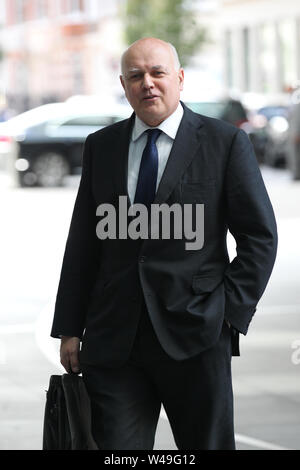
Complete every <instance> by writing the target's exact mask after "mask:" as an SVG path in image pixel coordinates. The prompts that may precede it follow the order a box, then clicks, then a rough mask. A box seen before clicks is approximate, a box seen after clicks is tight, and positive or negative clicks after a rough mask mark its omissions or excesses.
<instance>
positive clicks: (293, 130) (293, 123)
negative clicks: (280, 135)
mask: <svg viewBox="0 0 300 470" xmlns="http://www.w3.org/2000/svg"><path fill="white" fill-rule="evenodd" d="M287 140H288V144H287V166H288V168H289V170H290V172H291V176H292V178H293V180H300V103H297V104H294V105H293V106H292V108H291V112H290V128H289V133H288V139H287Z"/></svg>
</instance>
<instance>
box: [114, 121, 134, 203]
mask: <svg viewBox="0 0 300 470" xmlns="http://www.w3.org/2000/svg"><path fill="white" fill-rule="evenodd" d="M134 117H135V114H134V113H133V114H132V115H131V117H130V118H129V119H126V121H123V123H122V124H123V126H122V127H121V130H120V129H118V130H117V131H116V133H115V140H114V144H113V146H112V147H113V148H112V153H111V157H112V159H113V162H114V165H113V177H114V183H115V188H116V193H117V194H118V196H127V200H128V206H129V205H130V200H129V195H128V184H127V180H128V152H129V143H130V136H131V131H132V127H133V124H134Z"/></svg>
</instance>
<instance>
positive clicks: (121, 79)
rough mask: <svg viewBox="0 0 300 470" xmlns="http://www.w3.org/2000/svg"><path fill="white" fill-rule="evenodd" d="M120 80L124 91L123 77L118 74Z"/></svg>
mask: <svg viewBox="0 0 300 470" xmlns="http://www.w3.org/2000/svg"><path fill="white" fill-rule="evenodd" d="M120 82H121V84H122V87H123V88H124V91H125V84H124V79H123V77H122V75H120Z"/></svg>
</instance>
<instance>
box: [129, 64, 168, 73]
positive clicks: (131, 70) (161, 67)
mask: <svg viewBox="0 0 300 470" xmlns="http://www.w3.org/2000/svg"><path fill="white" fill-rule="evenodd" d="M151 70H164V71H165V72H167V71H168V69H167V67H165V66H164V65H153V67H151ZM135 72H142V69H139V68H138V67H133V68H130V69H128V70H127V74H128V73H135Z"/></svg>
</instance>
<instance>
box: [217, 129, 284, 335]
mask: <svg viewBox="0 0 300 470" xmlns="http://www.w3.org/2000/svg"><path fill="white" fill-rule="evenodd" d="M226 206H227V220H228V228H229V231H230V232H231V234H232V235H233V237H234V238H235V241H236V245H237V246H236V250H237V256H236V257H235V258H234V259H233V260H232V262H231V263H230V265H229V266H228V268H227V270H226V272H225V278H224V285H225V295H226V303H225V318H226V319H227V320H229V322H230V323H231V324H232V325H233V327H234V328H236V329H237V330H238V331H240V332H241V333H243V334H246V333H247V331H248V327H249V324H250V321H251V319H252V316H253V314H254V313H255V311H256V306H257V303H258V301H259V299H260V298H261V296H262V294H263V292H264V290H265V288H266V286H267V283H268V280H269V278H270V275H271V272H272V269H273V265H274V262H275V258H276V252H277V228H276V221H275V216H274V212H273V208H272V205H271V202H270V199H269V197H268V194H267V191H266V188H265V185H264V182H263V179H262V176H261V173H260V170H259V167H258V164H257V160H256V156H255V153H254V150H253V147H252V144H251V142H250V141H249V138H248V136H247V134H246V133H245V132H244V131H241V130H239V131H238V132H237V133H236V135H235V137H234V140H233V143H232V147H231V152H230V155H229V161H228V166H227V173H226Z"/></svg>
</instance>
